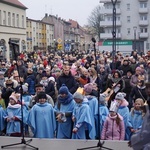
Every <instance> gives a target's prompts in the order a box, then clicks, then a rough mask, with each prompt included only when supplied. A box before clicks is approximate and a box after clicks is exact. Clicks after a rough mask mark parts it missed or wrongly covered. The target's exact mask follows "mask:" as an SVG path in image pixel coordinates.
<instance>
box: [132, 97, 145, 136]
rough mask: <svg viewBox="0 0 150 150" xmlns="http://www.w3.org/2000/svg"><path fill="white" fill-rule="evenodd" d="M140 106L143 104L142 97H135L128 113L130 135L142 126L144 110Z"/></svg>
mask: <svg viewBox="0 0 150 150" xmlns="http://www.w3.org/2000/svg"><path fill="white" fill-rule="evenodd" d="M142 106H144V101H143V99H141V98H137V99H136V100H135V103H134V107H133V108H132V109H131V111H130V115H129V128H130V132H131V133H130V137H131V136H132V134H134V133H135V132H137V131H138V130H139V129H140V128H141V127H142V123H143V117H144V112H143V111H142V110H141V109H140V107H142Z"/></svg>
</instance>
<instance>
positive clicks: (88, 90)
mask: <svg viewBox="0 0 150 150" xmlns="http://www.w3.org/2000/svg"><path fill="white" fill-rule="evenodd" d="M92 89H93V85H92V83H88V84H85V85H84V91H85V92H86V93H89V94H90V93H91V92H92Z"/></svg>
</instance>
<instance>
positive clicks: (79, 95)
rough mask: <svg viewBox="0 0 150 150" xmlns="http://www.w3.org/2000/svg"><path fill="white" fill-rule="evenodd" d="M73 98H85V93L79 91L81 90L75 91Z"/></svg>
mask: <svg viewBox="0 0 150 150" xmlns="http://www.w3.org/2000/svg"><path fill="white" fill-rule="evenodd" d="M73 98H74V99H80V100H83V98H84V97H83V95H82V94H81V93H79V92H75V93H74V94H73Z"/></svg>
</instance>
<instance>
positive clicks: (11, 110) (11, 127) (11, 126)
mask: <svg viewBox="0 0 150 150" xmlns="http://www.w3.org/2000/svg"><path fill="white" fill-rule="evenodd" d="M15 106H16V107H15ZM10 114H11V116H12V117H16V118H18V120H12V121H10V122H7V127H6V134H7V135H10V134H12V133H21V105H19V104H16V105H14V107H11V106H9V105H8V107H7V109H6V114H5V115H4V118H5V119H6V118H8V117H10Z"/></svg>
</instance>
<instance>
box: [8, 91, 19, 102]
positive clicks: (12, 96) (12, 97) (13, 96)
mask: <svg viewBox="0 0 150 150" xmlns="http://www.w3.org/2000/svg"><path fill="white" fill-rule="evenodd" d="M9 98H11V99H13V100H14V101H15V102H16V103H17V102H18V99H17V97H16V95H15V94H14V93H12V94H11V95H10V96H9Z"/></svg>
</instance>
